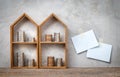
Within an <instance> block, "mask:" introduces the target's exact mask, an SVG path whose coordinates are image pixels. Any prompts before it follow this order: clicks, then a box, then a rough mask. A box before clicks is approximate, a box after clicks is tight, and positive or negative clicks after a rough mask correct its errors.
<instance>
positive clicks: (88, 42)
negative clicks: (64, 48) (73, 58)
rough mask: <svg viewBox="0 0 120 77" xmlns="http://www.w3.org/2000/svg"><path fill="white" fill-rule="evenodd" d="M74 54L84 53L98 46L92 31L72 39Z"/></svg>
mask: <svg viewBox="0 0 120 77" xmlns="http://www.w3.org/2000/svg"><path fill="white" fill-rule="evenodd" d="M72 42H73V45H74V47H75V50H76V53H81V52H84V51H86V50H88V49H90V48H93V47H96V46H98V45H99V43H98V42H97V39H96V36H95V34H94V32H93V30H90V31H87V32H85V33H82V34H80V35H77V36H74V37H72Z"/></svg>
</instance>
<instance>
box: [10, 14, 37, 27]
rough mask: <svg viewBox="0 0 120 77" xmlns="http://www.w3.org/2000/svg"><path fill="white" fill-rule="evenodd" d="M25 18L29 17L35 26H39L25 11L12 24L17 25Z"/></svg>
mask: <svg viewBox="0 0 120 77" xmlns="http://www.w3.org/2000/svg"><path fill="white" fill-rule="evenodd" d="M23 18H27V19H28V20H29V21H30V22H31V23H33V24H34V25H35V26H38V25H37V24H36V23H35V21H33V19H32V18H31V17H30V16H28V15H27V14H26V13H23V14H22V15H21V16H20V17H18V18H17V20H16V21H15V22H14V23H13V24H12V25H11V26H12V27H15V26H16V24H17V23H19V22H20V21H21V20H22V19H23Z"/></svg>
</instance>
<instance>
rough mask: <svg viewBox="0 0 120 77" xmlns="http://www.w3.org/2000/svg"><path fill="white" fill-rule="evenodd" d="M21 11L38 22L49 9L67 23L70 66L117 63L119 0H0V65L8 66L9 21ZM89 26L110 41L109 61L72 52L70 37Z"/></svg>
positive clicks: (118, 58)
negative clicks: (110, 54)
mask: <svg viewBox="0 0 120 77" xmlns="http://www.w3.org/2000/svg"><path fill="white" fill-rule="evenodd" d="M24 12H25V13H27V14H28V15H29V16H30V17H31V18H32V19H33V20H34V21H36V23H37V24H40V23H41V22H42V21H43V20H44V19H45V18H46V17H48V16H49V15H50V14H51V13H55V14H56V15H57V16H58V17H59V18H60V19H61V20H62V21H63V22H64V23H66V25H67V26H68V29H69V47H68V48H69V53H68V55H69V56H68V59H69V60H68V61H69V62H68V66H69V67H118V66H119V67H120V51H119V50H120V44H119V42H120V36H119V35H120V31H119V29H120V0H0V67H10V41H9V38H10V35H9V34H10V25H11V24H12V23H13V22H14V21H15V20H16V19H17V18H18V17H19V16H20V15H21V14H22V13H24ZM90 29H93V30H94V32H95V34H96V36H97V38H98V39H100V41H102V42H104V43H108V44H111V45H113V51H112V57H111V63H105V62H101V61H97V60H93V59H88V58H86V52H84V53H82V54H76V53H75V49H74V47H73V44H72V42H71V37H72V36H75V35H77V34H79V33H82V32H85V31H88V30H90Z"/></svg>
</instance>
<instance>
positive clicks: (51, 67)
mask: <svg viewBox="0 0 120 77" xmlns="http://www.w3.org/2000/svg"><path fill="white" fill-rule="evenodd" d="M40 68H43V69H65V68H66V67H65V66H61V67H58V66H41V67H40Z"/></svg>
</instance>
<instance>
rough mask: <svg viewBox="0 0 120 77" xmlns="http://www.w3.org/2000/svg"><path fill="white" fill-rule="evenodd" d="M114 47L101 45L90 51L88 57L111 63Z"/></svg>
mask: <svg viewBox="0 0 120 77" xmlns="http://www.w3.org/2000/svg"><path fill="white" fill-rule="evenodd" d="M111 50H112V45H109V44H104V43H100V45H99V46H98V47H95V48H92V49H89V50H88V51H87V57H88V58H93V59H96V60H101V61H105V62H110V57H111Z"/></svg>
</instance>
